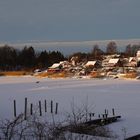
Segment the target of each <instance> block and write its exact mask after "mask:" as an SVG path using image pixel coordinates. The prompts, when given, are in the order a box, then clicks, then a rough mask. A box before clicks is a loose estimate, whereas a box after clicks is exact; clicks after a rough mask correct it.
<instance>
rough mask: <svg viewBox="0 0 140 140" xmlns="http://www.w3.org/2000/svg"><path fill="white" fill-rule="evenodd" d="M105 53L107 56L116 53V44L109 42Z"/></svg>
mask: <svg viewBox="0 0 140 140" xmlns="http://www.w3.org/2000/svg"><path fill="white" fill-rule="evenodd" d="M106 53H107V54H115V53H117V44H116V42H114V41H111V42H109V43H108V45H107V48H106Z"/></svg>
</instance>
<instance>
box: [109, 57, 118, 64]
mask: <svg viewBox="0 0 140 140" xmlns="http://www.w3.org/2000/svg"><path fill="white" fill-rule="evenodd" d="M118 61H119V58H113V59H110V60H109V62H108V63H109V64H116V63H118Z"/></svg>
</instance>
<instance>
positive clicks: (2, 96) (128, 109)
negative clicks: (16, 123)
mask: <svg viewBox="0 0 140 140" xmlns="http://www.w3.org/2000/svg"><path fill="white" fill-rule="evenodd" d="M37 81H40V82H39V83H36V82H37ZM25 97H27V98H28V101H29V102H30V103H31V102H32V103H37V102H38V101H39V100H41V101H44V99H46V100H47V101H50V100H53V101H56V102H58V103H59V112H64V111H68V110H69V109H70V103H71V102H73V100H74V101H75V103H77V104H79V105H81V104H84V102H86V101H87V99H88V103H89V104H92V105H93V106H94V108H93V112H95V114H96V115H98V114H99V113H103V112H104V109H108V110H109V111H110V114H111V109H112V108H115V111H116V114H117V115H121V116H122V119H121V121H119V122H117V123H113V124H111V125H110V126H109V127H111V128H112V129H113V130H114V131H115V132H116V133H119V134H121V133H122V134H123V132H122V129H124V128H125V130H126V132H127V133H126V135H127V137H128V136H132V135H135V134H140V125H139V124H140V81H137V80H119V79H116V80H111V79H108V80H95V79H45V78H41V79H40V78H35V77H0V119H3V118H11V117H13V100H14V99H16V101H17V113H20V112H23V111H24V98H25Z"/></svg>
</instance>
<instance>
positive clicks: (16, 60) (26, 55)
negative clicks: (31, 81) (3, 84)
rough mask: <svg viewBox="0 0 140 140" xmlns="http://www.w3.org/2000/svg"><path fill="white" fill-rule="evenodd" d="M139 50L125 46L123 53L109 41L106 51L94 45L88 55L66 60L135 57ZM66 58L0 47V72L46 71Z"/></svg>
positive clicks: (42, 52) (45, 52) (137, 46)
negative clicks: (111, 56) (118, 55)
mask: <svg viewBox="0 0 140 140" xmlns="http://www.w3.org/2000/svg"><path fill="white" fill-rule="evenodd" d="M138 50H140V45H131V44H129V45H127V46H126V48H125V50H124V51H123V52H120V51H118V47H117V44H116V43H115V42H114V41H111V42H109V43H108V44H107V46H106V51H103V50H102V49H100V47H99V46H98V45H97V44H96V45H94V46H93V49H92V50H91V52H89V53H81V52H77V53H74V54H72V55H70V56H69V57H68V58H69V60H70V58H71V57H73V56H76V57H77V58H78V60H77V62H82V61H85V60H102V59H103V55H113V54H120V55H121V57H133V56H136V52H137V51H138ZM66 59H67V58H65V57H64V55H63V54H62V53H61V52H59V51H52V52H50V51H49V52H47V51H46V50H44V51H41V52H36V51H35V50H34V48H33V47H32V46H30V47H27V46H25V47H24V48H23V49H22V50H18V49H15V48H13V47H10V46H8V45H5V46H3V47H0V70H23V69H35V68H40V69H46V68H48V67H49V66H51V65H52V64H53V63H57V62H60V61H63V60H66Z"/></svg>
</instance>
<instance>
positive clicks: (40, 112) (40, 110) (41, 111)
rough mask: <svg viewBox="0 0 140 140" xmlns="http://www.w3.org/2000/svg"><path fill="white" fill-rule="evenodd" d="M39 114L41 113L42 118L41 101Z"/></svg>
mask: <svg viewBox="0 0 140 140" xmlns="http://www.w3.org/2000/svg"><path fill="white" fill-rule="evenodd" d="M39 113H40V116H42V110H41V101H39Z"/></svg>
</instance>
